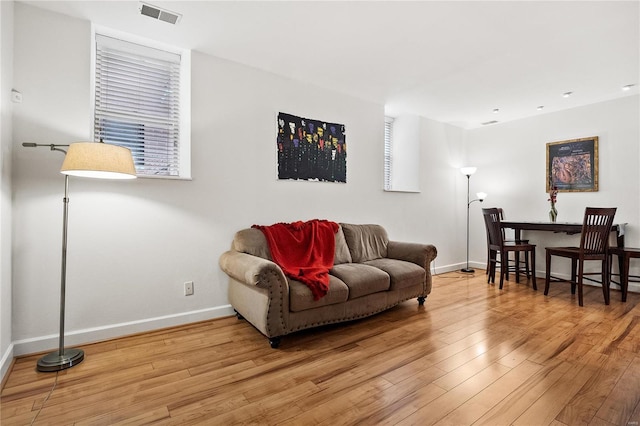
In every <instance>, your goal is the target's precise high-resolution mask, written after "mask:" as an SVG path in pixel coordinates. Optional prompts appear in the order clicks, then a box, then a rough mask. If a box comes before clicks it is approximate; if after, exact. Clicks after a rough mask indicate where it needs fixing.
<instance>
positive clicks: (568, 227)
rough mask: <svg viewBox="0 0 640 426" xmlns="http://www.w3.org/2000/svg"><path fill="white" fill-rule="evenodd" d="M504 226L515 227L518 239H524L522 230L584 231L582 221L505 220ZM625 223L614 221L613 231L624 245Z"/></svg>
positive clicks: (574, 232)
mask: <svg viewBox="0 0 640 426" xmlns="http://www.w3.org/2000/svg"><path fill="white" fill-rule="evenodd" d="M501 225H502V228H506V229H513V230H514V236H515V239H516V240H521V239H522V231H547V232H556V233H565V234H567V235H573V234H579V233H581V232H582V222H535V221H512V220H503V221H502V222H501ZM625 225H626V224H625V223H614V224H613V225H612V226H611V232H615V233H616V244H617V246H618V247H624V228H625Z"/></svg>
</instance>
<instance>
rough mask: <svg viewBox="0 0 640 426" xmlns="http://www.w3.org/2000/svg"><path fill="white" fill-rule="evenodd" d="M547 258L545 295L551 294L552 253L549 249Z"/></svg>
mask: <svg viewBox="0 0 640 426" xmlns="http://www.w3.org/2000/svg"><path fill="white" fill-rule="evenodd" d="M545 260H546V261H547V268H546V269H547V271H546V272H547V273H546V275H545V278H544V295H545V296H546V295H548V294H549V280H550V278H551V254H549V251H547V254H546V259H545Z"/></svg>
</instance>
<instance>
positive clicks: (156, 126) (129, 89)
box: [93, 33, 183, 177]
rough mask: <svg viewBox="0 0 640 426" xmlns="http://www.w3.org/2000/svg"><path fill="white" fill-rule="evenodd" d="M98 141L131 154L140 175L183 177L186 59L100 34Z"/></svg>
mask: <svg viewBox="0 0 640 426" xmlns="http://www.w3.org/2000/svg"><path fill="white" fill-rule="evenodd" d="M95 43H96V45H95V106H94V122H93V126H94V134H93V138H94V140H95V141H102V142H105V143H111V144H114V145H121V146H124V147H127V148H129V149H130V150H131V153H132V155H133V160H134V163H135V166H136V171H137V174H138V175H139V176H158V177H180V176H181V172H183V170H181V159H180V155H181V143H183V141H182V140H181V128H180V124H181V120H180V118H181V117H180V114H181V96H180V88H181V80H180V73H181V55H180V54H178V53H173V52H167V51H164V50H160V49H155V48H152V47H148V46H143V45H141V44H137V43H131V42H128V41H124V40H121V39H118V38H114V37H109V36H106V35H103V34H97V33H96V35H95Z"/></svg>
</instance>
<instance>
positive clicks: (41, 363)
mask: <svg viewBox="0 0 640 426" xmlns="http://www.w3.org/2000/svg"><path fill="white" fill-rule="evenodd" d="M83 359H84V351H83V350H82V349H65V350H64V352H62V355H60V351H55V352H51V353H49V354H47V355H45V356H43V357H42V358H40V359H39V360H38V371H44V372H50V371H60V370H64V369H65V368H71V367H73V366H74V365H76V364H80V363H81V362H82V360H83Z"/></svg>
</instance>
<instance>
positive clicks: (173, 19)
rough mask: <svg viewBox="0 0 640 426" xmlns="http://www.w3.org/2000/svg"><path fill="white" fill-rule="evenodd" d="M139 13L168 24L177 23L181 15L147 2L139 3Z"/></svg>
mask: <svg viewBox="0 0 640 426" xmlns="http://www.w3.org/2000/svg"><path fill="white" fill-rule="evenodd" d="M140 13H141V14H142V15H145V16H148V17H150V18H153V19H158V20H160V21H164V22H168V23H170V24H177V23H178V21H179V20H180V18H182V15H180V14H179V13H175V12H171V11H169V10H166V9H161V8H159V7H157V6H153V5H151V4H148V3H140Z"/></svg>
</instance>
